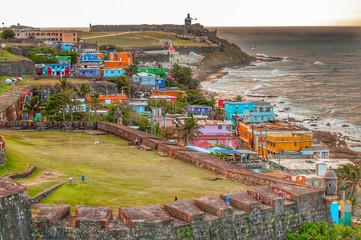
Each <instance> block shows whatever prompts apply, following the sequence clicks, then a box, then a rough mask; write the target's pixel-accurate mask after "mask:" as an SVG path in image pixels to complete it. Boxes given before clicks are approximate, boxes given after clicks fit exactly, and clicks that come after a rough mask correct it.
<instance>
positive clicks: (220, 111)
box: [213, 107, 224, 121]
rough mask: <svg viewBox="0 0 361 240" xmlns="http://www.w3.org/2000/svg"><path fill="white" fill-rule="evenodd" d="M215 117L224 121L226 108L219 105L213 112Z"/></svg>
mask: <svg viewBox="0 0 361 240" xmlns="http://www.w3.org/2000/svg"><path fill="white" fill-rule="evenodd" d="M213 119H215V120H221V121H224V109H222V108H219V107H217V108H216V109H215V110H214V112H213Z"/></svg>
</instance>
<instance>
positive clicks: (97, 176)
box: [0, 131, 248, 209]
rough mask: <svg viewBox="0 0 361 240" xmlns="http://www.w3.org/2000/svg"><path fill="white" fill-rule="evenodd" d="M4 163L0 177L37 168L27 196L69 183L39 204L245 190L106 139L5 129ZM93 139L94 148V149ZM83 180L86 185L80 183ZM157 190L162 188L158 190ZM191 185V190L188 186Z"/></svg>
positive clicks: (141, 201) (116, 202)
mask: <svg viewBox="0 0 361 240" xmlns="http://www.w3.org/2000/svg"><path fill="white" fill-rule="evenodd" d="M2 135H3V136H4V137H5V138H6V141H7V156H8V160H7V161H6V163H5V165H4V166H2V167H0V176H3V175H5V174H8V173H13V172H20V171H24V170H25V169H26V168H27V167H28V166H29V165H33V166H35V167H36V168H37V169H38V170H37V171H36V173H35V174H34V175H32V176H30V177H29V178H26V179H20V180H19V181H20V182H21V183H22V184H24V185H25V186H26V187H28V188H29V190H30V193H31V195H35V194H36V193H38V192H40V191H41V190H42V189H46V188H48V187H49V185H51V182H53V183H54V185H56V184H57V183H58V182H62V181H67V180H68V178H69V177H72V178H73V179H74V185H73V186H69V185H67V184H66V185H64V186H62V187H61V188H60V189H58V190H56V191H55V192H54V193H52V194H51V195H50V196H49V197H47V198H46V199H45V200H44V201H43V202H42V203H49V204H71V206H72V207H74V206H75V205H99V206H112V207H114V209H117V208H118V207H122V206H143V205H150V204H163V203H166V202H170V201H173V200H174V196H177V197H178V199H179V200H185V199H192V198H195V197H201V196H206V195H212V194H220V193H225V192H229V191H234V190H240V189H247V188H248V187H247V186H245V185H243V184H240V183H235V182H232V181H231V180H227V179H223V180H222V181H217V182H214V181H211V180H212V179H214V175H213V174H211V173H209V172H208V171H205V170H202V169H199V168H195V167H194V166H193V165H191V164H189V163H186V162H183V161H180V160H175V159H169V158H166V157H160V156H158V155H157V154H156V153H155V152H152V151H141V150H139V149H137V148H136V147H131V146H128V142H127V141H125V140H122V139H119V138H116V137H113V136H111V135H88V134H84V133H72V132H59V131H45V132H19V131H12V132H11V131H7V132H3V133H2ZM95 141H99V144H97V145H94V142H95ZM81 176H85V183H82V182H81ZM160 186H161V187H160ZM190 186H191V187H190Z"/></svg>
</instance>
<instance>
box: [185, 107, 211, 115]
mask: <svg viewBox="0 0 361 240" xmlns="http://www.w3.org/2000/svg"><path fill="white" fill-rule="evenodd" d="M211 111H212V107H210V106H204V105H190V106H187V112H188V113H192V114H197V115H198V114H199V115H209V114H210V113H211Z"/></svg>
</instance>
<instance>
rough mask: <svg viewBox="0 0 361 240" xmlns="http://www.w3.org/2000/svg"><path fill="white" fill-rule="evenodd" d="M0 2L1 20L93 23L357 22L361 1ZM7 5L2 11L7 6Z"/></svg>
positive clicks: (359, 23) (70, 24) (72, 24)
mask: <svg viewBox="0 0 361 240" xmlns="http://www.w3.org/2000/svg"><path fill="white" fill-rule="evenodd" d="M94 2H95V1H89V0H87V1H85V0H62V1H55V2H49V1H46V0H3V1H1V8H2V9H4V10H3V11H1V15H0V23H4V26H10V25H14V24H17V23H20V24H21V25H27V26H33V27H88V26H89V23H91V24H92V25H97V24H165V23H169V24H183V23H184V18H185V16H186V14H187V13H190V14H191V16H192V17H193V18H197V20H194V21H193V22H194V23H200V24H202V25H205V26H361V0H247V1H246V0H222V1H218V0H213V1H212V0H208V1H205V0H180V1H178V0H153V1H150V0H130V1H122V0H103V1H96V3H97V4H94ZM5 9H6V10H5Z"/></svg>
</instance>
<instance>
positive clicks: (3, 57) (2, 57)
mask: <svg viewBox="0 0 361 240" xmlns="http://www.w3.org/2000/svg"><path fill="white" fill-rule="evenodd" d="M18 59H19V58H18V57H17V56H16V55H14V54H12V53H9V52H8V51H6V50H0V62H14V61H17V60H18Z"/></svg>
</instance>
